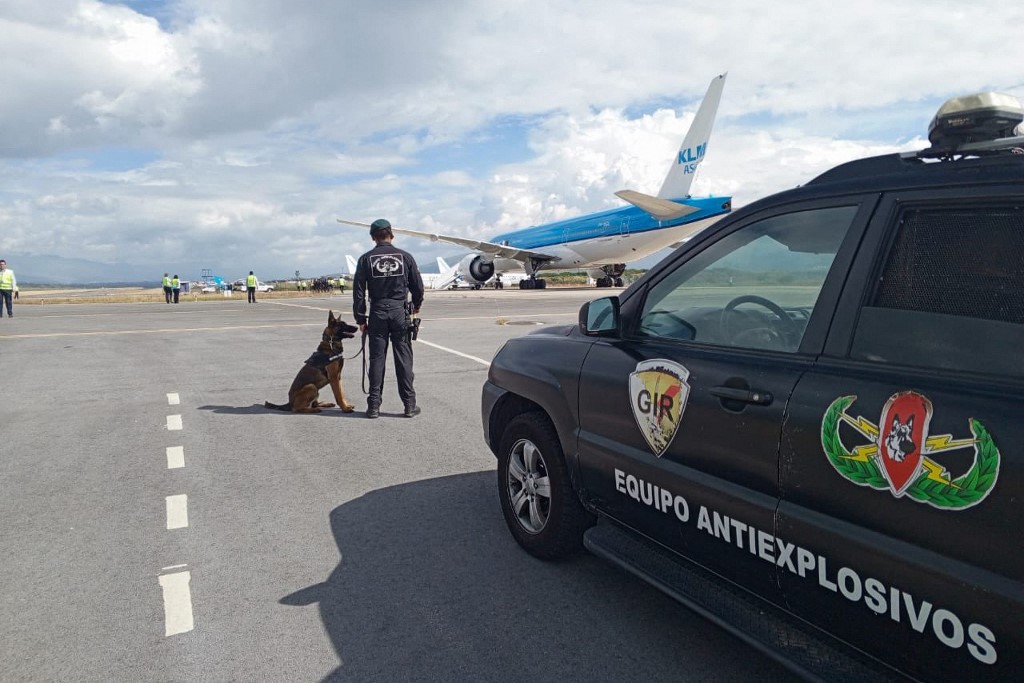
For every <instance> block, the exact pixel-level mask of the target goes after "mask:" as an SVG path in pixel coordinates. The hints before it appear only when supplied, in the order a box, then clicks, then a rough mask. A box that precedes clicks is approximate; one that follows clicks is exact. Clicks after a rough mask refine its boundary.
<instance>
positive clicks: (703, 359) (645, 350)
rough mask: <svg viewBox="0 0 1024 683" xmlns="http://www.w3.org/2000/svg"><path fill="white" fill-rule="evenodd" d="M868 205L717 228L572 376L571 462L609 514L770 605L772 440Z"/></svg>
mask: <svg viewBox="0 0 1024 683" xmlns="http://www.w3.org/2000/svg"><path fill="white" fill-rule="evenodd" d="M875 201H876V197H853V198H848V199H845V200H843V201H842V202H838V201H833V202H832V203H820V202H816V203H804V204H800V205H791V206H787V207H786V208H785V209H776V210H774V211H763V212H761V213H758V214H755V215H752V216H749V217H747V218H745V219H744V218H738V219H736V220H735V221H733V222H731V223H730V224H728V225H726V226H722V227H720V228H719V230H718V231H717V234H715V235H714V236H712V237H709V238H705V239H702V240H700V241H699V243H698V244H695V245H692V246H691V247H690V248H689V249H684V250H681V252H680V253H679V254H677V256H676V257H675V258H673V259H672V260H671V261H668V262H665V263H664V264H663V265H662V266H661V267H659V268H658V269H657V270H656V271H655V272H654V273H652V275H651V279H650V280H649V282H648V283H647V286H646V287H645V288H644V290H643V291H642V292H638V293H636V294H634V295H632V296H630V297H629V298H628V299H627V300H626V301H625V302H624V303H623V306H622V311H621V315H622V318H621V319H622V327H623V329H624V332H623V334H622V336H621V338H601V339H600V340H598V341H597V342H596V343H595V344H594V345H593V347H592V349H591V351H590V353H589V354H588V355H587V358H586V361H585V363H584V366H583V368H582V372H581V380H580V390H579V396H580V399H579V400H580V435H579V442H578V444H579V446H578V455H579V463H578V464H579V467H580V472H581V474H580V476H581V478H582V482H583V488H584V489H585V491H586V495H587V496H588V498H589V499H590V501H591V502H593V503H594V504H595V505H596V507H598V508H599V509H600V510H601V511H602V512H603V513H604V514H606V515H608V516H610V517H612V518H614V519H615V520H617V521H618V522H620V523H622V524H624V525H626V526H629V527H631V528H633V529H634V530H636V531H639V532H640V533H642V534H644V535H646V536H647V537H649V538H651V539H654V540H656V541H658V542H659V543H661V544H663V545H664V546H666V547H668V548H670V549H672V550H674V551H676V552H678V553H681V554H682V555H685V556H686V557H688V558H689V559H691V560H693V561H695V562H697V563H699V564H701V565H703V566H705V567H706V568H708V569H711V570H713V571H715V572H717V573H718V574H720V575H722V576H725V577H727V578H730V579H732V580H735V581H737V582H740V583H742V584H743V585H744V586H745V587H748V588H750V589H751V590H753V591H755V592H757V593H759V594H761V595H763V596H766V597H769V598H770V599H773V600H774V599H777V596H778V585H777V581H776V577H775V555H776V553H777V552H778V548H777V547H776V546H775V544H774V542H773V541H772V539H771V534H772V532H773V530H774V527H775V522H774V516H775V510H776V506H777V503H778V444H779V434H780V430H781V425H782V418H783V414H784V410H785V407H786V402H787V400H788V399H789V396H790V393H791V391H792V389H793V386H794V385H795V384H796V381H797V379H798V378H799V377H800V375H801V374H802V373H803V372H805V371H806V369H807V368H808V367H809V366H810V364H811V363H812V362H813V360H814V358H815V356H816V354H818V353H819V352H820V351H821V347H822V345H823V343H824V339H825V333H826V330H827V327H828V324H829V320H830V318H831V315H832V312H833V309H834V305H835V300H836V298H837V296H838V292H839V289H840V286H841V283H842V280H843V278H844V277H845V275H846V270H847V268H848V266H849V263H850V261H851V258H852V253H853V251H854V249H855V246H856V244H857V242H858V240H859V236H860V233H861V231H862V229H863V226H864V224H865V222H866V216H867V215H868V214H869V213H870V208H871V207H872V206H873V204H874V203H875Z"/></svg>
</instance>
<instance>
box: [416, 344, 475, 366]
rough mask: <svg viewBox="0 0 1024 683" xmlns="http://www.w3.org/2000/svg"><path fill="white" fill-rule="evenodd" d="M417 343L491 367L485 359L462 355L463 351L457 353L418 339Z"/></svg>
mask: <svg viewBox="0 0 1024 683" xmlns="http://www.w3.org/2000/svg"><path fill="white" fill-rule="evenodd" d="M416 343H417V344H426V345H427V346H431V347H433V348H435V349H440V350H441V351H447V352H448V353H452V354H455V355H456V356H461V357H463V358H468V359H469V360H472V361H476V362H477V363H480V365H486V366H487V367H491V363H490V361H486V360H484V359H483V358H477V357H476V356H471V355H469V354H468V353H462V352H461V351H456V350H455V349H449V348H448V347H446V346H441V345H440V344H434V343H431V342H428V341H424V340H422V339H417V340H416Z"/></svg>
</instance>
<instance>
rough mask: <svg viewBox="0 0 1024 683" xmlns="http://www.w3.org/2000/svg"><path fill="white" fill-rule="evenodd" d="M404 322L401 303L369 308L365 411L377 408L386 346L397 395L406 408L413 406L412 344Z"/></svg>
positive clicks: (388, 302)
mask: <svg viewBox="0 0 1024 683" xmlns="http://www.w3.org/2000/svg"><path fill="white" fill-rule="evenodd" d="M406 320H407V318H406V314H405V304H403V303H402V302H401V301H386V302H380V303H371V304H370V315H369V316H367V319H366V334H367V337H368V339H367V342H368V343H367V346H369V354H370V368H369V370H368V371H367V375H369V379H370V393H369V395H368V396H367V397H366V405H367V406H368V407H373V408H379V407H380V403H381V399H382V395H383V392H384V365H385V364H386V362H387V354H388V343H389V342H390V343H391V349H392V353H393V354H394V356H395V379H397V380H398V395H399V397H400V398H401V399H402V404H403V405H405V406H406V407H412V406H414V405H416V391H415V390H414V389H413V386H412V381H413V372H412V344H411V343H410V342H409V337H408V328H407V322H406Z"/></svg>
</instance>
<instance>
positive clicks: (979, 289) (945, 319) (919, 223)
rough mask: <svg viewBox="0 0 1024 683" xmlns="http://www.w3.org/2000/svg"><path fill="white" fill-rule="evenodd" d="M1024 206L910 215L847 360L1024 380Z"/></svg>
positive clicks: (863, 312) (862, 316) (866, 308)
mask: <svg viewBox="0 0 1024 683" xmlns="http://www.w3.org/2000/svg"><path fill="white" fill-rule="evenodd" d="M1022 341H1024V209H1022V208H1021V207H1019V206H971V207H957V208H949V209H938V210H936V209H929V210H924V209H910V210H906V211H904V212H903V213H902V215H901V216H900V221H899V224H898V232H897V234H896V237H895V241H894V242H893V246H892V248H891V249H890V251H889V254H888V259H887V260H886V262H885V265H884V267H883V269H882V272H881V276H880V278H879V280H878V283H877V286H876V291H875V292H874V295H873V297H872V298H871V299H870V300H869V302H868V304H867V305H866V306H864V307H863V308H862V309H861V313H860V317H859V320H858V324H857V329H856V332H855V334H854V338H853V347H852V350H851V355H852V356H853V357H854V358H857V359H859V360H868V361H874V362H878V363H897V364H901V365H910V366H919V367H926V368H942V369H950V370H956V369H959V370H966V371H972V372H984V373H993V374H1000V375H1010V376H1015V377H1022V376H1024V360H1022V356H1021V352H1020V346H1021V343H1022Z"/></svg>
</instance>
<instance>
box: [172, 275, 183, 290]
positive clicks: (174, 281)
mask: <svg viewBox="0 0 1024 683" xmlns="http://www.w3.org/2000/svg"><path fill="white" fill-rule="evenodd" d="M171 289H181V280H179V279H178V278H174V279H172V280H171Z"/></svg>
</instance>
